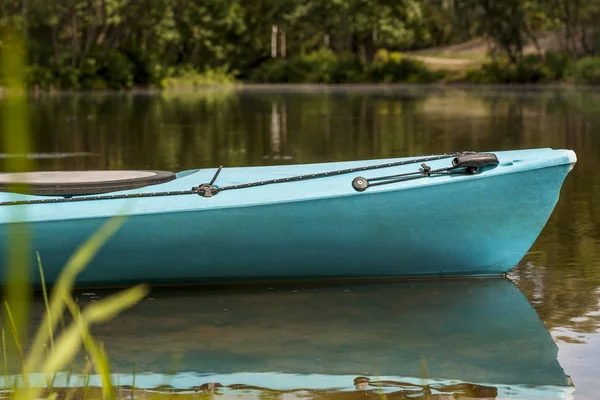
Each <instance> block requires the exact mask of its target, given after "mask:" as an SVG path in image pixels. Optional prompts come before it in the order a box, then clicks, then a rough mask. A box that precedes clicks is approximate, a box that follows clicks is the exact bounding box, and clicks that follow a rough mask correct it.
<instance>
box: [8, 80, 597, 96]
mask: <svg viewBox="0 0 600 400" xmlns="http://www.w3.org/2000/svg"><path fill="white" fill-rule="evenodd" d="M414 89H425V90H432V89H434V90H435V89H441V90H443V89H458V90H477V89H480V90H481V89H484V90H490V89H493V90H503V91H504V90H508V91H511V90H517V91H549V90H561V91H567V90H572V89H575V90H578V91H591V92H596V91H599V92H600V85H591V84H587V85H586V84H575V83H568V82H550V83H501V84H498V83H468V82H467V83H465V82H433V83H371V82H364V83H232V84H214V85H199V86H190V87H180V88H177V89H168V88H166V89H164V88H156V87H134V88H130V89H46V90H41V89H25V90H24V92H25V93H26V94H27V95H34V96H38V95H44V96H48V95H49V96H52V95H87V94H108V95H117V94H186V93H190V94H193V93H207V92H211V91H215V90H218V91H222V90H231V91H252V92H286V91H287V92H296V93H301V92H308V93H310V92H317V91H328V92H336V91H343V92H360V91H367V92H368V91H384V92H385V91H390V90H414ZM8 93H9V90H7V89H6V88H4V87H2V86H0V96H4V95H6V94H8Z"/></svg>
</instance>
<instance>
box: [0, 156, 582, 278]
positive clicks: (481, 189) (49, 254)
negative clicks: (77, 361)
mask: <svg viewBox="0 0 600 400" xmlns="http://www.w3.org/2000/svg"><path fill="white" fill-rule="evenodd" d="M575 162H576V156H575V153H574V152H573V151H571V150H553V149H530V150H518V151H499V152H491V153H472V152H459V153H450V154H442V155H433V156H423V157H411V158H397V159H384V160H361V161H345V162H332V163H319V164H302V165H281V166H261V167H236V168H222V167H219V168H206V169H196V170H188V171H182V172H178V173H171V172H168V171H55V172H48V171H47V172H43V171H41V172H31V173H12V174H11V173H5V174H0V239H1V240H2V243H3V245H2V246H1V248H0V260H2V261H1V262H2V275H1V278H0V282H1V283H4V282H5V281H6V278H5V276H6V274H5V272H6V270H7V267H8V266H7V264H8V261H7V260H8V250H9V246H10V244H11V243H15V241H19V240H22V239H24V238H20V237H18V236H16V235H17V234H18V232H21V231H20V230H13V229H11V228H12V227H15V226H16V224H21V223H26V225H25V226H26V227H27V228H28V229H27V232H28V236H27V239H28V240H30V246H29V250H30V255H31V263H30V264H31V265H30V268H31V270H32V274H31V276H32V279H33V281H34V282H33V283H34V284H36V285H38V284H40V278H39V273H38V267H37V262H36V251H37V252H39V255H40V257H41V260H42V263H43V266H44V274H45V280H46V282H47V283H50V284H52V283H53V282H55V280H56V278H57V277H58V275H59V273H60V271H61V269H62V267H63V266H64V265H65V263H66V262H67V260H68V259H69V257H70V256H71V255H72V254H73V253H74V252H75V251H76V249H77V248H78V247H79V246H80V245H81V244H82V243H84V242H85V241H86V240H87V239H88V238H89V237H90V236H91V235H92V234H93V233H94V232H95V231H97V230H98V229H99V228H100V227H101V226H102V225H103V224H104V223H105V222H106V221H107V220H109V219H110V218H111V217H114V216H122V215H126V216H127V219H126V221H125V223H124V224H123V225H122V227H121V228H120V229H119V230H118V231H117V232H116V234H114V235H113V236H112V237H111V238H110V239H109V240H108V241H107V242H106V243H105V244H104V246H103V247H102V249H101V250H100V252H99V253H98V254H97V255H96V256H95V257H94V259H93V260H92V262H91V263H90V264H89V265H88V266H87V267H86V269H85V270H84V271H83V272H82V273H81V275H80V276H79V278H78V281H77V284H78V285H80V286H112V285H127V284H132V283H136V282H147V283H151V284H172V283H176V284H181V283H211V282H252V281H280V280H308V279H319V280H320V279H339V278H344V279H352V278H360V279H368V278H391V277H394V278H398V277H443V276H496V275H503V274H505V273H507V272H508V271H509V270H510V269H512V268H513V267H514V266H515V265H516V264H517V263H518V262H519V261H520V260H521V259H522V258H523V257H524V255H525V254H526V253H527V251H528V250H529V248H530V247H531V246H532V244H533V243H534V241H535V240H536V238H537V237H538V235H539V234H540V232H541V231H542V229H543V228H544V226H545V224H546V222H547V220H548V218H549V217H550V215H551V213H552V211H553V209H554V207H555V205H556V204H557V201H558V198H559V193H560V190H561V187H562V184H563V182H564V180H565V178H566V176H567V174H568V173H569V171H570V170H571V168H572V167H573V165H574V164H575ZM19 183H25V184H27V187H26V188H22V187H21V186H19Z"/></svg>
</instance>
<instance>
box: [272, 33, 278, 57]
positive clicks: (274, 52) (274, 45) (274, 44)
mask: <svg viewBox="0 0 600 400" xmlns="http://www.w3.org/2000/svg"><path fill="white" fill-rule="evenodd" d="M271 57H273V58H275V57H277V25H272V26H271Z"/></svg>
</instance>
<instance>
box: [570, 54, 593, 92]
mask: <svg viewBox="0 0 600 400" xmlns="http://www.w3.org/2000/svg"><path fill="white" fill-rule="evenodd" d="M567 76H568V78H569V79H570V80H572V81H573V82H575V83H577V84H585V85H600V56H596V57H585V58H582V59H580V60H578V61H577V62H575V63H573V65H572V66H571V67H570V68H569V71H568V73H567Z"/></svg>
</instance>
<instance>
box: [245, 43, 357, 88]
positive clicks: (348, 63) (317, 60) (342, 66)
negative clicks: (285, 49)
mask: <svg viewBox="0 0 600 400" xmlns="http://www.w3.org/2000/svg"><path fill="white" fill-rule="evenodd" d="M364 80H365V68H364V65H363V63H362V62H361V61H360V59H359V58H358V57H356V56H354V55H351V54H345V55H336V54H335V53H333V52H332V51H331V50H328V49H321V50H318V51H314V52H311V53H307V54H302V55H298V56H294V57H291V58H289V59H282V58H276V59H272V60H269V61H267V62H264V63H263V64H261V65H260V66H259V67H258V68H256V69H255V70H253V71H252V72H251V73H250V81H252V82H261V83H267V82H270V83H348V82H361V81H364Z"/></svg>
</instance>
